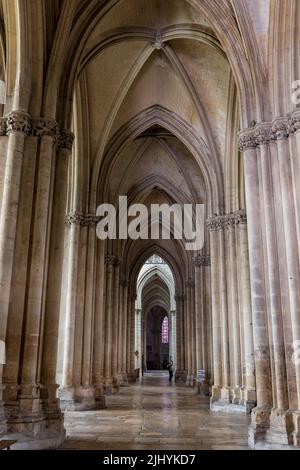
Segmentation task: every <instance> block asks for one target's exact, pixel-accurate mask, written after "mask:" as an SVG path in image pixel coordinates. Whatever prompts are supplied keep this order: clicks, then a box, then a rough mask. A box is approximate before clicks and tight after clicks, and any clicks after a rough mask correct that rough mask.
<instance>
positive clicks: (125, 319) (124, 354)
mask: <svg viewBox="0 0 300 470" xmlns="http://www.w3.org/2000/svg"><path fill="white" fill-rule="evenodd" d="M128 287H129V281H128V279H124V281H123V317H122V332H123V334H122V369H121V370H122V376H123V378H124V385H127V384H128V378H127V354H128V353H127V351H128V348H129V344H128V343H127V337H128V336H127V331H128Z"/></svg>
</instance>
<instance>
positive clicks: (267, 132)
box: [254, 123, 272, 145]
mask: <svg viewBox="0 0 300 470" xmlns="http://www.w3.org/2000/svg"><path fill="white" fill-rule="evenodd" d="M254 135H255V139H256V142H257V145H267V144H269V143H270V142H271V139H272V132H271V126H270V124H269V123H263V124H257V125H256V127H255V131H254Z"/></svg>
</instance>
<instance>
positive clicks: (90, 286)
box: [76, 214, 103, 410]
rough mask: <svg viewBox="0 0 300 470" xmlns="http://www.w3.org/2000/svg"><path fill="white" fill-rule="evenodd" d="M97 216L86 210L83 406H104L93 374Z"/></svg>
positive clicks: (78, 394) (78, 393) (79, 392)
mask: <svg viewBox="0 0 300 470" xmlns="http://www.w3.org/2000/svg"><path fill="white" fill-rule="evenodd" d="M96 220H97V219H96V217H95V216H93V215H91V214H86V215H85V219H84V222H83V223H84V226H85V230H86V260H85V265H84V269H83V271H84V273H83V278H84V282H83V288H82V296H83V299H82V309H83V321H82V359H81V374H80V376H81V379H80V385H79V386H77V387H76V401H77V402H78V403H80V409H82V410H83V409H84V410H89V409H96V408H97V409H99V408H102V407H103V399H101V398H102V397H101V398H100V393H101V392H100V390H99V387H97V388H96V387H95V386H94V384H93V374H92V368H93V343H94V315H95V289H96V263H95V258H96V241H97V240H96ZM80 333H81V332H80V331H79V334H80ZM96 397H97V398H96ZM77 408H78V405H77Z"/></svg>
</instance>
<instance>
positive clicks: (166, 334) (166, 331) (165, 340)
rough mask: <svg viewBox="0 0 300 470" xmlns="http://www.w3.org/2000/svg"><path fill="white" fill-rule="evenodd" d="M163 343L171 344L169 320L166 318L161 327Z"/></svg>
mask: <svg viewBox="0 0 300 470" xmlns="http://www.w3.org/2000/svg"><path fill="white" fill-rule="evenodd" d="M161 342H162V343H163V344H166V343H168V342H169V319H168V317H165V318H164V319H163V322H162V327H161Z"/></svg>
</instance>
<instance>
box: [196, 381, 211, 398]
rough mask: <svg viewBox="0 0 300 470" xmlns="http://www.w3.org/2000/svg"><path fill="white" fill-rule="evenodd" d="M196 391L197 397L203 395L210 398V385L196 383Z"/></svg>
mask: <svg viewBox="0 0 300 470" xmlns="http://www.w3.org/2000/svg"><path fill="white" fill-rule="evenodd" d="M194 391H195V393H196V394H197V395H201V396H203V397H209V395H210V393H209V384H208V383H199V382H196V383H195V387H194Z"/></svg>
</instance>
